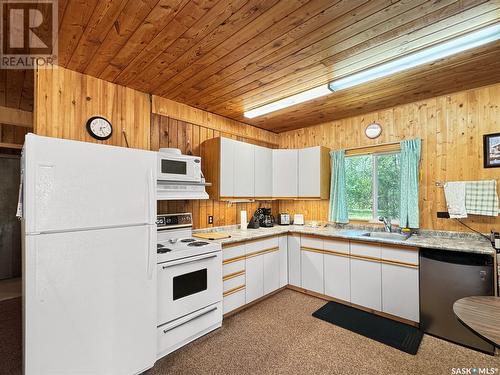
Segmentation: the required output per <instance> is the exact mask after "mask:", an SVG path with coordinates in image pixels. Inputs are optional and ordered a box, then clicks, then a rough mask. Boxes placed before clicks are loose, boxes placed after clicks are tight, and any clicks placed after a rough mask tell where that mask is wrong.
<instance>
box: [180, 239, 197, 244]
mask: <svg viewBox="0 0 500 375" xmlns="http://www.w3.org/2000/svg"><path fill="white" fill-rule="evenodd" d="M195 241H196V240H195V239H194V238H184V239H183V240H181V242H184V243H189V242H195Z"/></svg>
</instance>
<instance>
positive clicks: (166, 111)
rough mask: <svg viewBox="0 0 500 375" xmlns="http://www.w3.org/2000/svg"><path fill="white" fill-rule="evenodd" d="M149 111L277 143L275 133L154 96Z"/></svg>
mask: <svg viewBox="0 0 500 375" xmlns="http://www.w3.org/2000/svg"><path fill="white" fill-rule="evenodd" d="M151 110H152V112H153V113H156V114H158V115H162V116H167V117H171V118H174V119H177V120H182V121H186V122H189V123H192V124H198V125H202V126H204V127H206V128H209V129H214V130H218V131H222V132H224V133H225V134H228V135H233V136H237V137H245V139H249V140H254V141H264V142H267V143H271V144H276V145H277V144H278V142H279V137H278V134H276V133H273V132H270V131H267V130H263V129H259V128H257V127H255V126H252V125H248V124H245V123H242V122H239V121H235V120H232V119H230V118H227V117H223V116H219V115H216V114H214V113H210V112H207V111H204V110H201V109H198V108H195V107H191V106H189V105H186V104H182V103H178V102H174V101H173V100H169V99H165V98H162V97H159V96H156V95H153V96H152V108H151Z"/></svg>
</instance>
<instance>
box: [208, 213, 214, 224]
mask: <svg viewBox="0 0 500 375" xmlns="http://www.w3.org/2000/svg"><path fill="white" fill-rule="evenodd" d="M213 223H214V217H213V216H212V215H208V224H213Z"/></svg>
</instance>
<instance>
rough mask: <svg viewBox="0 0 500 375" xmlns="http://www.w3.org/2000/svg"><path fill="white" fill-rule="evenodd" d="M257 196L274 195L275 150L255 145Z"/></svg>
mask: <svg viewBox="0 0 500 375" xmlns="http://www.w3.org/2000/svg"><path fill="white" fill-rule="evenodd" d="M254 160H255V179H254V180H255V181H254V184H255V196H256V197H262V198H266V197H267V198H269V197H272V196H273V150H272V149H270V148H267V147H261V146H255V157H254Z"/></svg>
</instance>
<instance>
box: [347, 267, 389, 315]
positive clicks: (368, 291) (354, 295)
mask: <svg viewBox="0 0 500 375" xmlns="http://www.w3.org/2000/svg"><path fill="white" fill-rule="evenodd" d="M381 279H382V269H381V264H380V263H378V262H372V261H368V260H361V259H353V258H351V302H352V303H355V304H357V305H361V306H364V307H368V308H370V309H374V310H378V311H381V310H382V280H381Z"/></svg>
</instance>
